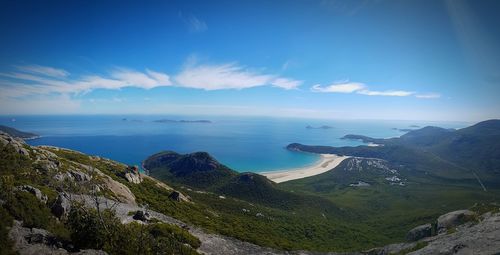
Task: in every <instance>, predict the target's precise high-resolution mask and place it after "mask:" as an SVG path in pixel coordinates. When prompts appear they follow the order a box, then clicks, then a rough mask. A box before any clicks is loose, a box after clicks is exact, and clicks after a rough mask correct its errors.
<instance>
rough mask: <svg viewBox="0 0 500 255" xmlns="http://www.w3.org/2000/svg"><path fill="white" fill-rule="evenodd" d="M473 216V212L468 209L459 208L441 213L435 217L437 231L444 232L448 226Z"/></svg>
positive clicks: (454, 225) (455, 224) (456, 224)
mask: <svg viewBox="0 0 500 255" xmlns="http://www.w3.org/2000/svg"><path fill="white" fill-rule="evenodd" d="M473 216H474V212H472V211H469V210H459V211H454V212H449V213H447V214H444V215H441V216H439V218H438V219H437V230H438V233H444V232H446V231H447V229H449V228H453V227H456V226H458V225H460V224H463V223H465V222H467V221H469V220H470V219H471V218H472V217H473Z"/></svg>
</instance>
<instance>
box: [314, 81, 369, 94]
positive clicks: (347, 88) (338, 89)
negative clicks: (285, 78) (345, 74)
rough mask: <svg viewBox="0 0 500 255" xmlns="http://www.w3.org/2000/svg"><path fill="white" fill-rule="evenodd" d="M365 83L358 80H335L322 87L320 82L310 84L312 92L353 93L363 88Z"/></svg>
mask: <svg viewBox="0 0 500 255" xmlns="http://www.w3.org/2000/svg"><path fill="white" fill-rule="evenodd" d="M364 88H365V85H364V84H363V83H358V82H348V81H346V82H337V83H334V84H332V85H329V86H325V87H322V86H321V85H320V84H316V85H314V86H312V88H311V90H312V91H314V92H324V93H353V92H355V91H358V90H361V89H364Z"/></svg>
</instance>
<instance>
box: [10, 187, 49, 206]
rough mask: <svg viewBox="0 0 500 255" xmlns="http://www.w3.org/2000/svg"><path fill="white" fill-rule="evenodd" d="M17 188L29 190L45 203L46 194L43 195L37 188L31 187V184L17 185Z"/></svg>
mask: <svg viewBox="0 0 500 255" xmlns="http://www.w3.org/2000/svg"><path fill="white" fill-rule="evenodd" d="M17 190H20V191H25V192H29V193H31V194H33V195H35V196H36V198H38V200H40V201H41V202H42V203H44V204H45V203H47V200H48V198H47V196H46V195H44V194H43V193H42V192H41V191H40V190H39V189H37V188H35V187H33V186H30V185H22V186H17Z"/></svg>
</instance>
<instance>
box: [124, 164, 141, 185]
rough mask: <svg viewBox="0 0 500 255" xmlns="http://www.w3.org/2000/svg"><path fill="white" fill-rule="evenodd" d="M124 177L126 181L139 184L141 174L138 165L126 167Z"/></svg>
mask: <svg viewBox="0 0 500 255" xmlns="http://www.w3.org/2000/svg"><path fill="white" fill-rule="evenodd" d="M124 177H125V179H127V181H128V182H130V183H134V184H139V183H141V182H142V180H143V179H142V175H141V173H140V172H139V167H137V166H130V167H128V168H127V170H126V172H125V174H124Z"/></svg>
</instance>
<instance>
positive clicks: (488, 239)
mask: <svg viewBox="0 0 500 255" xmlns="http://www.w3.org/2000/svg"><path fill="white" fill-rule="evenodd" d="M424 240H425V241H427V242H428V244H427V246H425V247H423V248H422V249H419V250H417V251H414V252H411V253H409V254H412V255H431V254H463V255H466V254H467V255H468V254H484V255H488V254H491V255H493V254H499V253H500V214H498V213H497V214H491V215H489V216H488V215H486V216H485V217H484V219H483V220H482V221H481V222H479V223H477V224H475V225H471V226H469V227H466V228H458V229H457V231H456V232H454V233H452V234H443V235H437V236H434V237H430V238H426V239H424Z"/></svg>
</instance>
